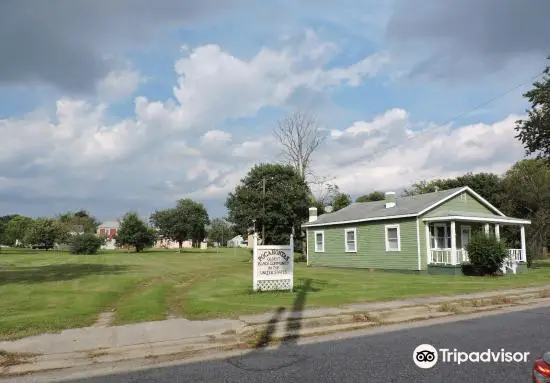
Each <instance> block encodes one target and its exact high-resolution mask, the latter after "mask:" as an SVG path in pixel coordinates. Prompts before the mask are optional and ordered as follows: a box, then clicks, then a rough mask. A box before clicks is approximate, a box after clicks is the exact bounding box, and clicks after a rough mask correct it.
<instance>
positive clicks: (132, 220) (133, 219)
mask: <svg viewBox="0 0 550 383" xmlns="http://www.w3.org/2000/svg"><path fill="white" fill-rule="evenodd" d="M99 225H100V222H99V221H98V220H97V218H95V217H93V216H92V215H91V214H89V213H88V212H87V211H86V210H80V211H77V212H67V213H63V214H60V215H58V216H55V217H53V218H50V217H39V218H36V219H35V218H32V217H27V216H23V215H18V214H11V215H5V216H2V217H0V244H2V245H5V246H16V247H36V248H41V249H45V250H49V249H52V248H54V247H55V246H56V245H58V246H61V247H63V245H66V246H68V247H69V248H74V249H75V251H74V252H75V253H83V254H90V253H95V252H97V250H98V249H99V247H100V246H101V245H102V244H104V243H105V241H106V240H107V238H106V237H104V238H102V237H101V236H99V235H97V230H98V227H99ZM234 234H235V230H234V227H233V225H231V224H230V223H229V222H228V221H227V220H225V219H224V218H215V219H212V220H210V218H209V216H208V212H207V211H206V208H205V207H204V206H203V204H202V203H199V202H196V201H193V200H191V199H180V200H178V201H177V203H176V206H175V207H173V208H169V209H163V210H157V211H155V212H154V213H153V214H151V216H150V218H149V222H146V221H144V220H143V219H141V218H140V217H139V216H138V214H137V213H135V212H129V213H126V214H125V215H124V216H123V217H122V219H121V220H120V227H119V229H118V231H117V235H116V236H115V237H114V238H113V239H114V240H115V241H116V244H117V246H129V247H133V248H134V249H135V250H136V251H137V252H140V251H142V250H143V249H145V248H148V247H151V246H153V245H154V243H155V242H156V241H157V240H161V239H167V240H171V241H176V242H178V243H179V247H180V248H181V247H182V244H183V242H184V241H187V240H191V241H192V244H193V246H196V247H198V246H199V245H200V243H201V242H202V241H204V240H205V239H206V238H208V240H209V241H210V242H211V245H212V243H213V242H217V243H218V244H219V245H221V246H223V245H224V244H225V243H227V241H228V240H229V239H231V238H232V237H233V236H234Z"/></svg>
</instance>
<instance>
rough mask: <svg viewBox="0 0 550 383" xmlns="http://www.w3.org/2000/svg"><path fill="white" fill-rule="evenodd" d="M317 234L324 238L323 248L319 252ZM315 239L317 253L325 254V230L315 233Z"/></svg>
mask: <svg viewBox="0 0 550 383" xmlns="http://www.w3.org/2000/svg"><path fill="white" fill-rule="evenodd" d="M317 234H321V235H322V237H323V246H322V247H321V249H320V250H319V249H318V248H317ZM313 239H314V249H315V252H316V253H324V252H325V232H324V231H323V230H318V231H314V232H313Z"/></svg>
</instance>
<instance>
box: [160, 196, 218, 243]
mask: <svg viewBox="0 0 550 383" xmlns="http://www.w3.org/2000/svg"><path fill="white" fill-rule="evenodd" d="M150 220H151V223H152V224H153V226H155V227H156V228H157V229H158V231H159V234H160V236H161V237H163V238H167V239H170V240H172V241H176V242H178V244H179V247H180V249H181V248H182V244H183V242H184V241H186V240H188V239H191V240H192V242H193V245H194V246H196V245H197V244H199V243H200V242H202V241H203V240H204V238H205V237H206V225H208V223H209V218H208V212H207V211H206V208H205V207H204V205H203V204H202V203H199V202H195V201H193V200H191V199H188V198H187V199H180V200H179V201H178V202H177V203H176V207H174V208H171V209H164V210H157V211H156V212H154V213H153V214H152V215H151V217H150Z"/></svg>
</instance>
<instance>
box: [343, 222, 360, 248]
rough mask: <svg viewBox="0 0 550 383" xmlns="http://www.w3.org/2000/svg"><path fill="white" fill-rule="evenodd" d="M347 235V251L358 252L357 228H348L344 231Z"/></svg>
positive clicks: (345, 235)
mask: <svg viewBox="0 0 550 383" xmlns="http://www.w3.org/2000/svg"><path fill="white" fill-rule="evenodd" d="M344 237H345V241H346V243H345V248H346V253H356V252H357V229H355V228H353V229H346V230H345V231H344Z"/></svg>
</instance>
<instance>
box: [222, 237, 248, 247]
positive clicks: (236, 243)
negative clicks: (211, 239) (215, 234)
mask: <svg viewBox="0 0 550 383" xmlns="http://www.w3.org/2000/svg"><path fill="white" fill-rule="evenodd" d="M246 246H247V243H246V241H245V240H244V238H243V236H242V235H237V236H236V237H233V238H231V239H230V240H229V241H227V247H246Z"/></svg>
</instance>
